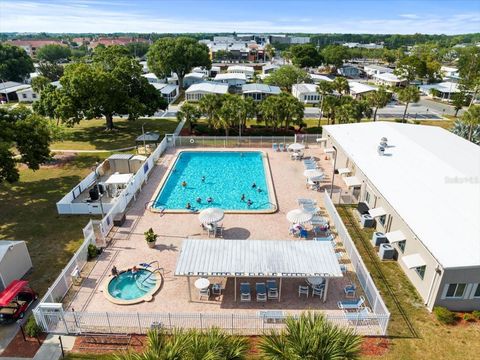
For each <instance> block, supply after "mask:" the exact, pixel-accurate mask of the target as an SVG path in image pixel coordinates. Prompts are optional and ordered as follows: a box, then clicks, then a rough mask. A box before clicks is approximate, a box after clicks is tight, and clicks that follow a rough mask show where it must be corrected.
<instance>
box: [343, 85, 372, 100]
mask: <svg viewBox="0 0 480 360" xmlns="http://www.w3.org/2000/svg"><path fill="white" fill-rule="evenodd" d="M348 85H349V87H350V95H351V96H352V97H353V98H355V99H357V98H360V97H363V96H365V95H367V94H368V93H371V92H372V91H377V90H378V88H377V87H375V86H370V85H368V84H364V83H360V82H357V81H349V82H348Z"/></svg>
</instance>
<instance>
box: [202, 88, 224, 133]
mask: <svg viewBox="0 0 480 360" xmlns="http://www.w3.org/2000/svg"><path fill="white" fill-rule="evenodd" d="M221 106H222V100H221V97H220V96H218V95H215V94H206V95H204V96H203V97H202V98H201V99H200V101H199V102H198V107H199V109H200V111H201V112H202V113H203V114H204V115H205V116H206V117H207V122H208V126H209V127H210V128H211V127H213V124H214V123H215V121H216V120H217V119H218V110H219V109H220V107H221Z"/></svg>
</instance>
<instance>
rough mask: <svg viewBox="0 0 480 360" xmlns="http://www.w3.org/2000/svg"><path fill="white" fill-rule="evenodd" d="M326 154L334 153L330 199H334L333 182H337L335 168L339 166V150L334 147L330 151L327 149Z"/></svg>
mask: <svg viewBox="0 0 480 360" xmlns="http://www.w3.org/2000/svg"><path fill="white" fill-rule="evenodd" d="M325 152H326V153H327V154H328V153H330V154H331V153H333V154H334V155H333V171H332V183H331V184H330V199H332V194H333V181H334V180H335V166H336V165H337V148H336V147H335V146H332V147H331V148H330V149H325Z"/></svg>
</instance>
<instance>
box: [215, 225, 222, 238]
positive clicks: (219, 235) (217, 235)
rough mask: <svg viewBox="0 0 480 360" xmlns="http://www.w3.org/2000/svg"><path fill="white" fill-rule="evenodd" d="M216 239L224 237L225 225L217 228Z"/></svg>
mask: <svg viewBox="0 0 480 360" xmlns="http://www.w3.org/2000/svg"><path fill="white" fill-rule="evenodd" d="M215 237H223V224H220V225H217V226H215Z"/></svg>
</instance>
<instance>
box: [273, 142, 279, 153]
mask: <svg viewBox="0 0 480 360" xmlns="http://www.w3.org/2000/svg"><path fill="white" fill-rule="evenodd" d="M272 150H273V151H278V144H277V143H273V144H272Z"/></svg>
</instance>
